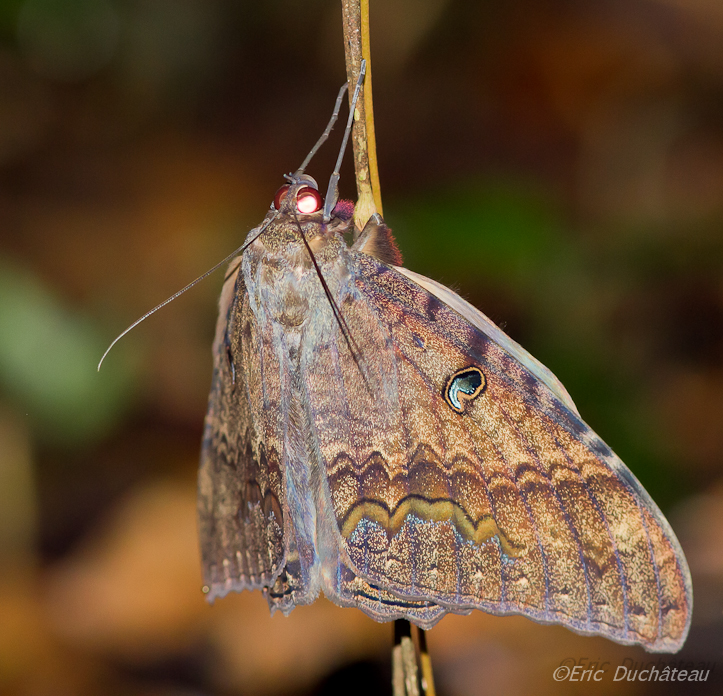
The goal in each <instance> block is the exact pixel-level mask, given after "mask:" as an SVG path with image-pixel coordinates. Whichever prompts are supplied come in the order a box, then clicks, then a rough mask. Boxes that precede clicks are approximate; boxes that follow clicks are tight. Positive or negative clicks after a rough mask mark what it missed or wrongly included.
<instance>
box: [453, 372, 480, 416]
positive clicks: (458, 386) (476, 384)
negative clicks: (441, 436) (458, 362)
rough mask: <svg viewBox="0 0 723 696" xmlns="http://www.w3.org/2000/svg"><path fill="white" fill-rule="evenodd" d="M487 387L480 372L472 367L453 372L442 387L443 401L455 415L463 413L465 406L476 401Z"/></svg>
mask: <svg viewBox="0 0 723 696" xmlns="http://www.w3.org/2000/svg"><path fill="white" fill-rule="evenodd" d="M486 386H487V379H486V378H485V376H484V373H483V372H482V370H480V369H479V368H478V367H475V366H474V365H470V366H469V367H465V368H464V369H462V370H458V371H457V372H455V373H454V374H453V375H452V376H451V377H450V378H449V379H448V380H447V384H446V385H445V387H444V392H443V395H444V400H445V401H446V402H447V405H448V406H449V407H450V408H451V409H452V410H453V411H456V412H457V413H464V408H465V404H466V403H467V402H468V401H472V400H473V399H476V398H477V397H478V396H479V395H480V394H481V393H482V392H483V391H484V388H485V387H486Z"/></svg>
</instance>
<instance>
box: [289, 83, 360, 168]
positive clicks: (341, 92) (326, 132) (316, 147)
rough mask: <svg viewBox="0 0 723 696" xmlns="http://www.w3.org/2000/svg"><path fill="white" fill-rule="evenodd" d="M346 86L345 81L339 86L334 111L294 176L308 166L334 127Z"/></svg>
mask: <svg viewBox="0 0 723 696" xmlns="http://www.w3.org/2000/svg"><path fill="white" fill-rule="evenodd" d="M348 86H349V85H348V84H347V83H346V82H345V83H344V84H343V85H342V86H341V89H340V90H339V94H338V95H337V97H336V103H335V104H334V111H333V112H332V114H331V118H330V119H329V123H328V124H327V126H326V129H325V130H324V132H323V133H322V134H321V137H320V138H319V139H318V140H317V141H316V145H314V147H312V148H311V152H310V153H309V154H308V155H307V156H306V159H305V160H304V161H303V162H302V163H301V166H300V167H299V168H298V169H297V170H296V171H295V172H294V174H293V176H294V178H297V177H300V176H301V175H302V174H303V173H304V171H305V170H306V168H307V167H308V166H309V162H311V158H312V157H313V156H314V155H315V154H316V153H317V152H318V151H319V148H320V147H321V146H322V145H323V144H324V143H325V142H326V139H327V138H328V137H329V134H330V133H331V129H332V128H333V127H334V124H335V123H336V119H337V118H338V117H339V110H340V109H341V100H342V99H343V98H344V94H345V92H346V90H347V87H348Z"/></svg>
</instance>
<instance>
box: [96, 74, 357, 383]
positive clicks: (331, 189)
mask: <svg viewBox="0 0 723 696" xmlns="http://www.w3.org/2000/svg"><path fill="white" fill-rule="evenodd" d="M365 72H366V61H365V60H362V62H361V70H360V72H359V79H358V80H357V83H356V88H355V89H354V95H353V97H352V103H351V109H350V111H349V119H348V120H347V124H346V130H345V131H344V139H343V142H342V145H341V151H340V152H339V157H338V158H337V161H336V169H335V170H334V173H333V174H332V175H331V180H330V181H329V189H328V191H327V203H326V205H325V206H324V222H328V221H329V219H330V218H331V211H332V210H333V208H334V205H336V199H337V197H338V194H337V192H336V186H337V182H338V181H339V171H338V170H339V167H340V166H341V160H342V157H343V154H344V150H345V149H346V144H347V142H348V140H349V133H350V132H351V125H352V121H353V119H354V107H355V106H356V101H357V98H358V97H359V90H360V88H361V85H362V82H363V81H364V74H365ZM347 87H348V85H347V83H346V82H345V83H344V84H343V85H342V86H341V89H339V94H338V95H337V97H336V102H335V103H334V111H333V112H332V114H331V118H330V119H329V123H328V124H327V126H326V128H325V129H324V132H323V133H322V134H321V137H320V138H319V139H318V140H317V141H316V145H314V147H313V148H311V152H309V154H308V155H307V156H306V158H305V159H304V161H303V162H302V163H301V166H300V167H299V168H298V169H297V170H296V172H295V173H294V174H293V178H294V179H297V178H298V177H300V176H302V175H303V173H304V170H305V169H306V167H307V166H308V165H309V162H310V161H311V158H312V157H313V156H314V155H315V154H316V153H317V151H318V150H319V148H320V147H321V146H322V145H323V144H324V143H325V142H326V140H327V138H328V137H329V134H330V133H331V130H332V128H334V124H335V123H336V120H337V118H338V117H339V110H340V109H341V100H342V99H343V97H344V94H345V92H346V90H347ZM329 192H331V193H332V194H333V204H332V205H331V206H329V196H330V193H329ZM327 207H328V212H327ZM278 214H279V211H276V212H275V213H274V214H273V215H272V216H271V217H270V218H269V219H268V220H266V221H265V222H264V223H263V224H262V225H261V226H260V227H259V228H258V232H257V234H256V235H254V237H253V238H252V239H250V240H249V241H247V242H244V243H243V244H242V245H241V246H240V247H239V248H238V249H236V250H235V251H233V252H231V253H230V254H229V255H228V256H227V257H226V258H225V259H223V261H219V262H218V263H217V264H216V265H215V266H214V267H213V268H211V269H210V270H208V271H206V272H205V273H204V274H203V275H200V276H199V277H198V278H196V280H194V281H193V282H191V283H189V284H188V285H186V287H185V288H182V289H181V290H179V291H178V292H176V293H174V294H173V295H171V297H169V298H168V299H167V300H164V301H163V302H161V304H159V305H156V306H155V307H154V308H153V309H151V310H150V311H148V312H146V313H145V314H144V315H143V316H142V317H140V319H136V320H135V321H134V322H133V323H132V324H131V325H130V326H129V327H128V328H127V329H126V330H125V331H123V332H122V333H120V334H118V336H116V337H115V338H114V339H113V341H112V343H111V344H110V345H109V346H108V348H107V349H106V351H105V353H103V357H102V358H101V359H100V362H99V363H98V371H99V372H100V368H101V365H103V361H104V360H105V359H106V357H107V355H108V353H110V351H111V349H112V348H113V346H114V345H115V344H116V343H118V341H120V340H121V338H123V336H125V335H126V334H127V333H129V332H130V331H132V330H133V329H135V328H136V326H138V324H140V323H141V322H143V321H145V320H146V319H148V317H150V316H151V315H152V314H155V313H156V312H157V311H158V310H159V309H162V308H163V307H165V306H166V305H167V304H169V303H170V302H173V300H175V299H176V298H177V297H179V296H180V295H183V293H184V292H186V290H190V289H191V288H192V287H193V286H194V285H196V284H197V283H200V282H201V281H202V280H204V279H205V278H207V277H208V276H210V275H211V273H213V272H214V271H216V270H218V269H219V268H220V267H221V266H223V265H224V264H226V263H228V262H229V261H230V260H231V259H233V258H234V257H235V256H237V255H238V254H243V252H244V251H245V250H246V248H247V247H248V246H249V245H250V244H252V243H253V242H255V241H256V239H258V237H260V236H261V234H263V232H264V231H265V230H266V228H267V227H268V226H269V225H270V224H271V223H272V222H273V221H274V220H275V219H276V216H277V215H278Z"/></svg>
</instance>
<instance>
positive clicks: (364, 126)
mask: <svg viewBox="0 0 723 696" xmlns="http://www.w3.org/2000/svg"><path fill="white" fill-rule="evenodd" d="M341 6H342V23H343V28H344V54H345V57H346V76H347V80H348V82H349V84H350V85H353V84H355V83H356V81H357V78H358V77H359V67H360V65H361V61H362V58H363V59H365V60H366V62H367V72H366V78H365V80H364V84H363V85H362V90H361V94H360V95H359V101H358V102H357V106H356V111H355V114H354V126H353V128H352V134H351V139H352V144H353V148H354V172H355V174H356V186H357V204H356V208H355V211H354V223H355V225H356V227H357V229H358V230H362V229H363V228H364V225H365V224H366V222H367V220H368V219H369V218H370V217H371V216H372V215H373V214H374V213H379V214H380V215H382V197H381V190H380V186H379V169H378V167H377V146H376V138H375V134H374V107H373V102H372V68H371V52H370V45H369V0H342V3H341Z"/></svg>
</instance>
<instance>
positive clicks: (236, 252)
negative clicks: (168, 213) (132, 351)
mask: <svg viewBox="0 0 723 696" xmlns="http://www.w3.org/2000/svg"><path fill="white" fill-rule="evenodd" d="M278 214H279V211H278V210H277V211H276V212H275V213H274V214H273V215H272V216H271V217H270V218H269V219H268V220H266V221H265V222H264V223H263V224H262V225H261V226H260V227H259V228H258V233H257V234H256V235H254V237H253V239H250V240H248V241H246V242H244V243H243V244H242V245H241V246H240V247H239V248H238V249H236V250H235V251H232V252H231V253H230V254H229V255H228V256H227V257H226V258H225V259H223V261H219V262H218V263H217V264H216V265H215V266H214V267H213V268H211V269H209V270H208V271H206V272H205V273H204V274H203V275H200V276H198V278H196V280H194V281H192V282H190V283H189V284H188V285H186V287H185V288H182V289H181V290H179V291H178V292H176V293H173V295H171V296H170V297H169V298H168V299H167V300H163V302H161V304H159V305H156V306H155V307H154V308H153V309H151V310H149V311H148V312H146V313H145V314H144V315H143V316H142V317H141V318H140V319H136V320H135V321H134V322H133V323H132V324H131V325H130V326H129V327H128V328H127V329H126V330H125V331H123V332H121V333H119V334H118V335H117V336H116V337H115V338H114V339H113V341H112V342H111V344H110V345H109V346H108V347H107V348H106V350H105V353H103V357H102V358H101V359H100V362H99V363H98V372H100V367H101V365H102V364H103V361H104V360H105V359H106V356H107V355H108V353H110V351H111V348H113V346H114V345H115V344H116V343H118V341H120V340H121V338H123V336H125V335H126V334H127V333H129V332H130V331H132V330H133V329H135V328H136V326H138V324H140V323H141V322H142V321H145V320H146V319H148V317H150V316H151V314H155V313H156V312H157V311H158V310H159V309H162V308H163V307H165V306H166V305H167V304H169V303H170V302H173V300H175V299H176V298H177V297H179V296H180V295H183V293H184V292H186V290H190V289H191V288H192V287H193V286H194V285H196V284H198V283H200V282H201V281H202V280H204V279H205V278H208V276H210V275H211V273H213V272H214V271H217V270H218V269H219V268H221V266H223V265H224V264H226V263H228V262H229V261H230V260H231V259H232V258H234V257H235V256H238V254H243V252H244V251H246V247H248V246H249V245H250V244H253V243H254V242H255V241H256V240H257V239H258V238H259V237H260V236H261V234H263V232H264V230H265V229H266V228H267V227H268V226H269V225H270V224H271V223H272V222H273V221H274V220H275V219H276V216H277V215H278Z"/></svg>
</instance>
